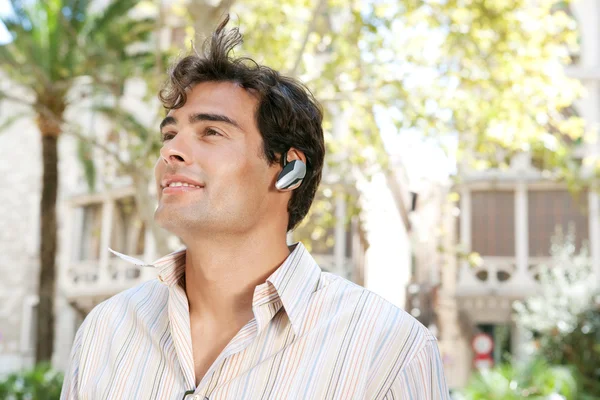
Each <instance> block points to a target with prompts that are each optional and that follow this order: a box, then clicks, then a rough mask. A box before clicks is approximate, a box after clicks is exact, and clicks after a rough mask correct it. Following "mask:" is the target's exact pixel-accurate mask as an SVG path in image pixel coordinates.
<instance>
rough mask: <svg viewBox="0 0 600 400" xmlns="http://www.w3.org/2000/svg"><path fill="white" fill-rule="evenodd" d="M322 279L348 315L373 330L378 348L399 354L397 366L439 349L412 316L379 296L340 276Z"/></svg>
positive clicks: (327, 274) (326, 274)
mask: <svg viewBox="0 0 600 400" xmlns="http://www.w3.org/2000/svg"><path fill="white" fill-rule="evenodd" d="M322 279H323V280H324V282H325V285H327V286H328V287H329V288H330V291H331V292H332V300H334V301H336V300H337V301H339V302H340V303H341V304H342V309H343V310H345V311H346V312H354V314H355V317H356V318H357V319H359V320H362V321H363V322H364V323H368V324H369V325H370V326H371V327H372V328H373V336H372V337H371V340H374V341H375V342H376V343H375V345H376V347H379V346H382V347H385V348H387V349H388V351H387V353H388V354H389V352H390V351H392V352H396V353H398V354H396V356H397V358H398V360H397V361H398V362H400V361H402V362H403V363H408V362H410V360H411V359H412V358H413V357H415V355H416V354H417V353H418V352H419V351H420V350H421V349H423V348H425V347H426V346H428V345H431V344H433V345H434V346H435V345H436V339H435V337H434V336H433V335H432V334H431V332H430V331H429V330H428V329H427V328H426V327H425V326H424V325H423V324H421V323H420V322H419V321H417V319H415V318H414V317H413V316H412V315H410V314H409V313H407V312H406V311H405V310H403V309H401V308H400V307H397V306H396V305H394V304H392V303H391V302H389V301H388V300H386V299H384V298H383V297H381V296H380V295H378V294H376V293H374V292H372V291H370V290H368V289H366V288H364V287H362V286H360V285H357V284H355V283H353V282H350V281H348V280H346V279H344V278H341V277H339V276H335V275H332V274H329V273H323V276H322Z"/></svg>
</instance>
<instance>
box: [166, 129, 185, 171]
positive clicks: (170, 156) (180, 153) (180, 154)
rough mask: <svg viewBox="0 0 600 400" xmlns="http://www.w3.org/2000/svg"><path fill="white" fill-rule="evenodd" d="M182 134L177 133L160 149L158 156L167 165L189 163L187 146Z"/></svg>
mask: <svg viewBox="0 0 600 400" xmlns="http://www.w3.org/2000/svg"><path fill="white" fill-rule="evenodd" d="M184 142H185V141H184V140H183V135H182V134H181V133H179V134H178V135H176V136H175V137H174V138H173V139H171V140H169V141H168V142H167V143H165V144H164V145H163V147H162V148H161V149H160V158H161V159H162V161H163V162H164V163H165V164H167V165H177V164H189V162H190V160H191V157H190V155H189V153H188V149H189V147H188V146H186V145H185V143H184Z"/></svg>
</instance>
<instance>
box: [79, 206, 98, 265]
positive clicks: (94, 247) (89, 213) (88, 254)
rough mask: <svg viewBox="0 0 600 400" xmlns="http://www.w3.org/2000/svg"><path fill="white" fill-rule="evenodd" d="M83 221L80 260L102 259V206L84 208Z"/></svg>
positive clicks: (80, 238)
mask: <svg viewBox="0 0 600 400" xmlns="http://www.w3.org/2000/svg"><path fill="white" fill-rule="evenodd" d="M81 212H82V213H83V218H82V219H83V221H82V228H81V236H80V237H79V246H78V247H79V256H78V260H80V261H85V260H98V259H99V258H100V234H101V231H102V204H100V203H94V204H88V205H85V206H83V207H82V211H81Z"/></svg>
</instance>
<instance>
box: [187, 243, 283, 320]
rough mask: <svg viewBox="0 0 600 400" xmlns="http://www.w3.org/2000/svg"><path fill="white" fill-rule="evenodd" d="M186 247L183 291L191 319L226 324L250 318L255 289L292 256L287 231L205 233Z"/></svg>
mask: <svg viewBox="0 0 600 400" xmlns="http://www.w3.org/2000/svg"><path fill="white" fill-rule="evenodd" d="M203 236H204V237H202V238H198V239H197V240H194V241H184V242H185V244H186V247H187V252H186V265H185V289H186V293H187V297H188V302H189V306H190V317H192V318H198V319H203V320H204V319H206V320H210V321H213V322H214V323H217V324H223V325H225V326H237V325H240V324H244V323H246V322H247V321H248V320H250V319H251V318H252V315H253V314H252V298H253V296H254V289H255V288H256V286H257V285H260V284H261V283H263V282H265V280H266V279H267V278H268V277H269V276H270V275H271V274H272V273H273V272H274V271H275V270H276V269H277V268H278V267H279V266H280V265H281V264H282V263H283V262H284V261H285V259H286V258H287V256H288V255H289V253H290V252H289V249H288V246H287V244H286V237H285V234H283V235H280V236H278V237H277V238H276V239H273V235H256V234H255V233H254V234H252V235H250V236H243V237H227V238H223V237H210V235H203Z"/></svg>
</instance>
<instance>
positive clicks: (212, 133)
mask: <svg viewBox="0 0 600 400" xmlns="http://www.w3.org/2000/svg"><path fill="white" fill-rule="evenodd" d="M204 135H205V136H223V135H221V133H219V132H217V131H215V130H214V129H211V128H208V129H207V130H206V131H204Z"/></svg>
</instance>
